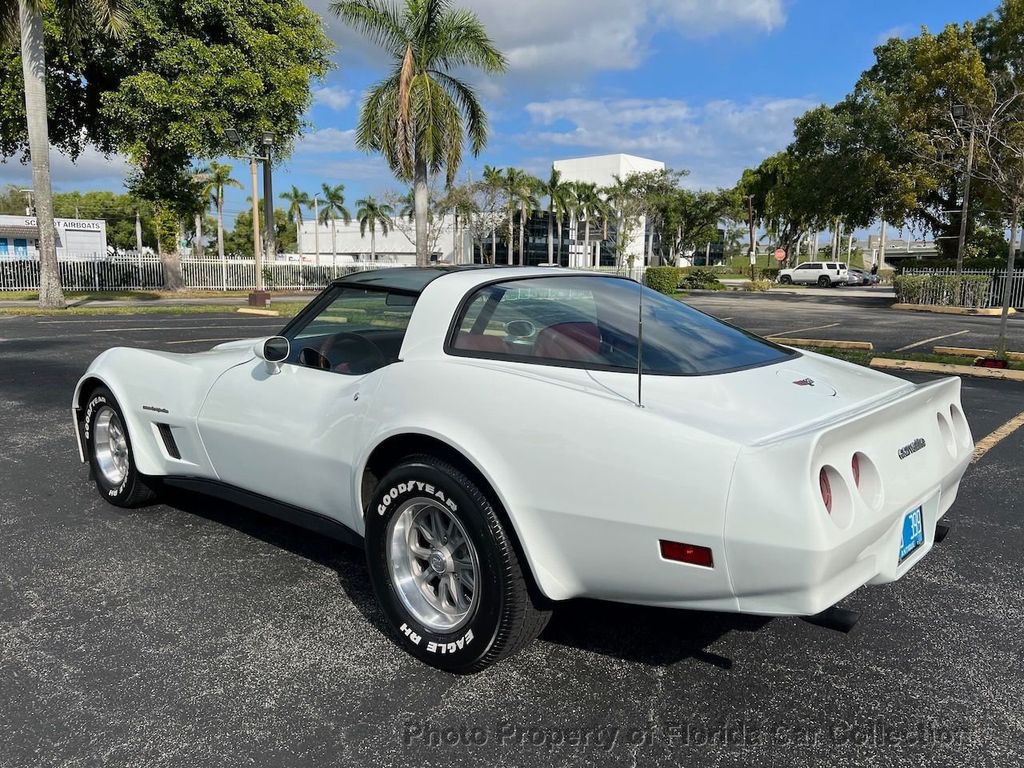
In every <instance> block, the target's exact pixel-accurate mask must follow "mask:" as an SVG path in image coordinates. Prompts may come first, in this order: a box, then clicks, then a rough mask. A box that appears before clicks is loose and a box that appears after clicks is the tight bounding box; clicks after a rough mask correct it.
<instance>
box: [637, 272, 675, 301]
mask: <svg viewBox="0 0 1024 768" xmlns="http://www.w3.org/2000/svg"><path fill="white" fill-rule="evenodd" d="M681 279H682V273H681V272H680V269H679V267H648V268H647V271H646V272H644V284H645V285H646V286H647V287H648V288H653V289H654V290H656V291H657V292H658V293H664V294H666V295H668V296H671V295H672V294H673V293H675V292H676V291H678V290H679V282H680V280H681Z"/></svg>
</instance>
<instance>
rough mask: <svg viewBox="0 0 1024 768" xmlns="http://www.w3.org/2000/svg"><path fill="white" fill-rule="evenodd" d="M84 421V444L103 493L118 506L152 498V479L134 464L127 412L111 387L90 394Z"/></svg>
mask: <svg viewBox="0 0 1024 768" xmlns="http://www.w3.org/2000/svg"><path fill="white" fill-rule="evenodd" d="M87 403H88V404H87V405H86V408H85V419H84V422H83V425H82V426H83V429H84V436H85V447H86V450H87V451H88V454H89V465H90V466H91V467H92V475H93V479H94V480H95V481H96V487H97V489H98V490H99V492H100V495H101V496H102V497H103V498H104V499H106V500H107V501H109V502H110V503H111V504H113V505H115V506H118V507H140V506H143V505H145V504H147V503H149V502H151V501H152V500H153V498H154V497H155V495H156V494H155V493H154V492H153V489H152V487H151V482H152V481H151V480H150V479H149V478H148V477H146V476H144V475H142V474H141V473H140V472H139V471H138V470H137V469H136V467H135V457H134V454H133V453H132V444H131V439H130V438H129V437H128V428H127V427H126V426H125V420H124V415H123V414H122V412H121V407H120V406H119V405H118V404H117V401H116V400H115V399H114V396H113V395H112V394H111V393H110V390H108V389H106V388H104V387H98V388H96V389H95V390H93V392H92V394H90V395H89V399H88V401H87Z"/></svg>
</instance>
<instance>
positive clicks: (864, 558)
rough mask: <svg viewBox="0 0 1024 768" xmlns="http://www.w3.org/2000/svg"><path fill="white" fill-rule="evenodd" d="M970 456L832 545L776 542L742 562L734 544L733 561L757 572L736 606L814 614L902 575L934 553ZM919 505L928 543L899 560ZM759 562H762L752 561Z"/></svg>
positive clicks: (774, 612)
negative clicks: (907, 521) (908, 518)
mask: <svg viewBox="0 0 1024 768" xmlns="http://www.w3.org/2000/svg"><path fill="white" fill-rule="evenodd" d="M969 461H970V458H969V456H968V457H965V458H964V459H963V460H962V461H961V462H960V464H958V465H957V467H956V468H955V469H954V470H953V471H952V472H950V473H949V474H948V475H947V476H946V477H945V478H943V480H942V481H941V482H940V483H939V484H937V485H935V486H933V487H932V488H930V489H929V490H928V491H927V492H925V493H924V494H922V495H921V496H920V497H918V498H916V499H912V500H910V501H909V502H907V503H906V504H904V505H901V506H900V507H899V508H898V509H899V511H897V512H894V513H891V514H888V515H886V516H885V517H884V518H882V519H880V520H878V521H877V522H875V523H873V524H872V525H871V526H869V527H867V528H865V529H863V530H861V531H859V532H858V533H857V535H855V536H852V537H851V538H849V539H848V540H846V541H843V542H842V543H839V544H836V545H834V546H831V547H827V548H817V547H814V546H804V547H800V546H786V547H779V546H775V547H770V548H765V549H764V550H762V551H761V552H760V553H758V552H756V551H751V550H749V549H748V550H747V552H746V554H745V556H744V557H743V559H742V560H740V561H739V562H737V554H736V548H735V547H730V553H731V554H730V564H731V565H732V566H733V568H734V569H737V570H738V571H746V572H747V573H748V574H749V572H750V571H751V569H752V567H753V569H755V570H756V571H757V572H758V573H759V577H758V579H757V585H758V586H757V587H756V588H751V587H747V588H744V589H739V590H737V592H736V601H737V608H738V610H739V611H740V612H741V613H751V614H759V615H765V616H812V615H815V614H817V613H820V612H821V611H824V610H825V609H827V608H829V607H830V606H833V605H835V604H836V603H838V602H839V601H841V600H842V599H844V598H845V597H847V596H849V595H850V594H851V593H853V592H855V591H856V590H858V589H860V588H861V587H863V586H865V585H869V584H885V583H888V582H892V581H896V580H898V579H900V578H902V577H903V576H904V575H906V573H907V572H909V571H910V570H911V569H912V568H914V566H916V565H917V564H918V563H919V562H921V560H923V559H924V558H925V557H926V556H927V555H928V553H929V552H931V550H932V547H933V546H934V544H935V529H936V526H937V525H938V523H939V521H940V520H941V519H942V518H943V517H944V516H945V514H946V512H948V511H949V508H950V507H951V506H952V504H953V502H954V501H955V500H956V496H957V492H958V491H959V487H960V479H961V477H962V476H963V473H964V471H965V470H966V469H967V466H968V464H969ZM917 507H921V510H922V518H923V520H922V522H923V524H924V543H922V544H921V545H920V546H919V547H918V548H917V549H916V550H915V551H914V552H913V553H912V554H911V555H909V556H908V557H907V558H906V559H905V560H904V561H903V562H900V561H899V546H900V540H901V533H902V527H903V519H904V516H905V515H906V514H907V513H908V512H910V511H912V510H914V509H916V508H917ZM757 562H760V563H761V566H760V567H757V566H754V563H757ZM735 576H736V580H737V581H740V582H744V583H748V584H749V583H750V580H749V579H744V578H741V577H740V574H739V573H736V574H735Z"/></svg>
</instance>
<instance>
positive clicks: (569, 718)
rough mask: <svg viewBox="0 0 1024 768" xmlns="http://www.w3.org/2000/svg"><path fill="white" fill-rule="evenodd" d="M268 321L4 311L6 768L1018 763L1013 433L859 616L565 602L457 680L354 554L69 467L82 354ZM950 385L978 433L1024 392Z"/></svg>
mask: <svg viewBox="0 0 1024 768" xmlns="http://www.w3.org/2000/svg"><path fill="white" fill-rule="evenodd" d="M691 301H692V303H693V304H694V305H695V306H698V307H700V308H701V309H704V310H706V311H709V312H712V313H713V314H718V315H719V316H722V317H730V318H732V320H731V322H734V323H736V324H738V325H745V326H747V327H750V328H751V329H752V330H754V331H757V332H763V333H768V332H770V333H780V332H784V331H786V330H787V329H789V330H791V331H792V335H796V334H799V335H800V336H802V337H813V336H814V335H815V334H816V332H817V331H820V332H821V333H822V334H824V335H823V336H820V337H822V338H827V337H834V338H861V339H868V340H874V341H875V342H876V345H877V346H878V347H879V348H880V349H896V348H899V347H900V346H904V345H906V344H911V343H915V342H916V341H919V340H920V339H924V338H929V337H933V336H939V335H942V333H943V332H945V331H947V330H948V329H952V330H951V331H950V332H956V331H958V330H964V329H968V330H969V333H965V334H960V335H959V336H956V337H953V340H951V341H950V342H948V343H954V342H955V343H958V344H959V343H961V342H962V343H963V344H964V345H970V346H974V345H977V344H981V343H991V339H992V338H993V336H992V320H991V319H989V318H955V319H953V320H949V319H947V318H944V317H935V316H928V315H923V316H920V315H909V314H898V315H897V313H894V312H892V311H891V310H884V311H883V310H882V309H881V308H878V309H877V310H876V309H874V308H871V307H862V308H860V309H859V310H858V311H849V310H850V308H849V307H846V306H845V305H843V304H841V303H838V302H837V303H832V304H823V303H821V302H819V301H813V302H812V301H807V302H804V301H803V300H801V301H792V302H784V301H780V300H779V299H773V298H771V297H764V298H762V297H759V296H719V295H715V296H709V295H702V296H696V295H695V296H693V297H691ZM889 318H891V320H890V319H889ZM883 320H884V322H883ZM832 322H837V323H839V324H838V325H834V326H830V327H829V328H821V329H815V330H799V331H797V330H796V329H801V328H809V327H810V326H814V325H818V326H824V325H828V324H829V323H832ZM947 323H950V324H949V325H947ZM1015 323H1017V324H1016V325H1015V326H1014V332H1015V334H1018V335H1017V336H1016V337H1015V338H1016V340H1017V341H1020V340H1021V338H1022V337H1021V336H1020V335H1019V334H1020V333H1021V328H1022V327H1024V326H1022V325H1021V324H1020V322H1019V321H1015ZM281 324H282V321H280V320H275V319H264V318H242V317H240V316H238V315H234V314H231V315H198V316H173V317H172V316H144V315H137V316H118V317H78V318H67V319H63V318H59V319H57V318H32V317H0V414H2V416H3V422H2V423H3V435H4V439H3V441H2V442H0V477H2V480H3V482H2V485H0V766H4V768H6V767H7V766H11V767H12V768H13V767H15V766H17V767H18V768H21V767H25V768H28V767H29V766H31V767H32V768H35V767H36V766H92V765H109V766H146V767H147V768H151V767H152V766H203V767H204V768H206V767H207V766H289V767H294V766H352V765H374V766H381V765H406V764H408V765H421V766H450V765H481V766H496V765H503V766H504V765H509V766H511V765H616V766H630V765H666V766H667V765H715V766H749V765H759V766H769V765H772V766H774V765H778V766H787V767H788V766H810V765H821V764H825V763H828V764H834V765H844V764H870V765H872V766H908V765H910V766H916V765H920V766H932V765H947V764H956V765H972V766H1007V765H1015V764H1020V763H1022V762H1024V721H1022V715H1021V705H1020V703H1021V701H1022V700H1024V673H1022V672H1021V669H1022V663H1024V639H1022V631H1021V627H1022V626H1024V608H1022V606H1024V586H1022V580H1021V573H1022V572H1024V550H1022V548H1021V542H1022V540H1024V539H1022V535H1024V529H1022V524H1021V514H1020V513H1021V509H1022V504H1021V501H1020V475H1021V457H1022V456H1024V430H1019V431H1018V432H1016V433H1014V434H1012V435H1010V436H1009V437H1007V438H1006V439H1005V440H1003V441H1002V442H1000V443H998V444H996V445H995V446H994V447H993V448H992V449H991V450H990V451H989V452H988V453H987V454H985V455H984V457H983V458H982V459H981V460H980V461H979V462H978V463H977V464H976V465H975V466H974V467H973V468H972V469H971V471H970V472H969V474H968V475H967V477H966V478H965V480H964V483H963V486H962V488H961V492H960V498H959V500H958V502H957V503H956V505H955V506H954V507H953V509H952V511H951V512H950V514H949V515H948V516H947V522H949V523H950V525H951V526H952V532H951V534H950V535H949V537H948V538H947V540H946V542H944V543H943V544H942V545H941V546H938V547H936V549H935V551H934V552H933V553H932V554H931V555H930V556H929V557H927V558H925V559H924V560H923V561H922V563H921V564H920V565H919V566H917V567H916V568H914V569H913V570H912V571H911V572H910V573H909V574H908V575H907V576H906V577H905V578H904V579H902V580H901V581H899V582H897V583H895V584H889V585H885V586H879V587H869V588H866V589H862V590H860V591H859V592H857V593H855V594H854V595H853V596H851V597H850V598H849V599H848V600H846V601H845V602H844V606H846V607H849V608H852V609H854V610H858V611H861V612H862V619H861V621H860V623H859V625H858V626H857V627H856V628H855V629H854V631H853V632H852V633H851V634H850V635H840V634H837V633H834V632H830V631H828V630H825V629H822V628H819V627H815V626H811V625H809V624H807V623H805V622H802V621H799V620H796V619H774V620H764V619H757V618H751V617H738V616H729V615H722V614H702V613H692V612H684V611H665V610H655V609H646V608H639V607H630V606H619V605H613V604H604V603H597V602H591V601H578V602H573V603H570V604H566V605H564V606H561V607H560V609H559V610H558V611H557V612H556V615H555V618H554V619H553V620H552V623H551V624H550V626H549V627H548V629H547V630H546V631H545V633H544V634H543V635H542V637H541V639H540V640H539V641H538V642H536V643H535V644H534V645H532V646H531V647H530V648H529V649H527V651H525V652H524V653H521V654H520V655H518V656H516V657H514V658H513V659H511V660H509V661H507V662H505V663H502V664H500V665H498V666H496V667H494V668H492V669H491V670H488V671H487V672H485V673H483V674H480V675H476V676H472V677H452V676H448V675H445V674H442V673H440V672H436V671H434V670H432V669H430V668H427V667H424V666H422V665H420V664H419V663H417V662H416V661H414V660H413V659H411V658H410V657H408V656H407V655H406V654H405V653H403V652H402V651H400V650H399V649H398V648H397V647H396V646H395V645H394V644H392V642H391V641H390V640H389V639H388V638H387V636H386V635H385V633H384V629H383V624H382V621H381V619H380V617H379V615H378V612H377V608H376V606H375V603H374V600H373V596H372V593H371V590H370V586H369V582H368V579H367V577H366V574H365V570H364V564H363V559H362V553H361V552H360V551H358V550H355V549H351V548H345V547H343V546H341V545H338V544H337V543H335V542H334V541H332V540H329V539H325V538H322V537H319V536H316V535H314V534H310V533H306V532H304V531H301V530H298V529H295V528H292V527H290V526H288V525H286V524H283V523H279V522H275V521H273V520H270V519H267V518H264V517H262V516H260V515H257V514H255V513H252V512H249V511H247V510H244V509H241V508H238V507H233V506H230V505H226V504H224V503H222V502H217V501H210V500H205V499H202V498H198V497H193V496H186V495H179V496H174V497H171V498H169V499H168V501H169V503H167V504H163V505H159V506H155V507H152V508H149V509H146V510H140V511H124V510H120V509H116V508H114V507H111V506H109V505H107V504H105V503H104V502H103V501H102V500H101V499H100V498H99V497H98V495H97V494H96V492H95V489H94V487H93V485H92V483H91V481H90V480H89V479H88V473H87V471H86V469H85V468H84V467H83V466H82V465H80V464H79V463H78V461H77V454H76V451H75V447H74V437H73V430H72V427H71V424H70V418H69V411H68V408H69V400H70V396H71V392H72V388H73V386H74V382H75V381H76V380H77V378H78V376H79V375H80V374H81V373H82V372H83V371H84V370H85V368H86V366H87V365H88V363H89V361H90V360H91V359H92V358H93V357H94V356H95V355H96V354H98V353H99V352H101V351H102V350H104V349H106V348H108V347H110V346H117V345H129V346H136V345H137V346H146V347H151V348H156V349H163V350H167V351H178V352H190V351H198V350H201V349H205V348H209V347H210V346H212V345H213V344H214V343H217V342H218V341H221V340H227V339H233V338H243V337H247V336H258V335H269V334H271V333H273V332H274V330H276V329H277V328H278V327H279V326H280V325H281ZM865 333H870V335H867V336H865V335H864V334H865ZM839 334H844V335H839ZM936 343H947V342H946V341H945V340H943V341H940V342H936ZM1011 346H1012V347H1014V348H1016V349H1024V344H1022V343H1014V344H1011ZM917 380H919V381H924V380H926V378H925V377H918V378H917ZM964 403H965V410H966V412H967V415H968V418H969V420H970V421H971V424H972V428H973V430H974V434H975V439H981V438H982V437H984V436H985V435H987V434H989V433H990V432H992V431H993V430H995V429H996V428H997V427H999V426H1000V425H1002V424H1003V423H1005V422H1007V421H1008V420H1010V419H1011V418H1013V417H1014V416H1016V415H1018V414H1020V413H1021V412H1024V385H1020V384H1015V383H1012V382H1007V383H1003V382H994V381H986V380H980V379H970V380H965V381H964ZM681 471H685V468H681Z"/></svg>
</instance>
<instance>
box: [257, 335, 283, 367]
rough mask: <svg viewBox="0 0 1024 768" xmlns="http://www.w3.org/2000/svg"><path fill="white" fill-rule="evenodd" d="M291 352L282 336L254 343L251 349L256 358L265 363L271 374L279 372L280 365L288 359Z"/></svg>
mask: <svg viewBox="0 0 1024 768" xmlns="http://www.w3.org/2000/svg"><path fill="white" fill-rule="evenodd" d="M291 351H292V346H291V344H290V343H289V341H288V339H286V338H285V337H284V336H271V337H270V338H269V339H263V340H262V341H258V342H256V346H254V347H253V352H255V353H256V357H258V358H259V359H260V360H263V361H264V362H266V363H267V367H268V368H270V369H271V370H272V372H273V373H277V372H278V371H279V370H281V363H283V362H284V361H285V360H287V359H288V355H289V354H291Z"/></svg>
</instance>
